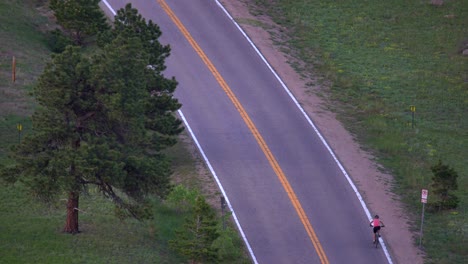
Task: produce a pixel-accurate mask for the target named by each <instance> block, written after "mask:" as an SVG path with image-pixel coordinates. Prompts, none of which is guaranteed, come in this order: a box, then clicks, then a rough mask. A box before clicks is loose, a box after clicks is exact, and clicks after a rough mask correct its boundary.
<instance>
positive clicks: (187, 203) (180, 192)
mask: <svg viewBox="0 0 468 264" xmlns="http://www.w3.org/2000/svg"><path fill="white" fill-rule="evenodd" d="M197 196H198V192H197V191H196V190H190V189H187V188H186V187H184V186H182V185H176V186H175V187H174V188H173V189H172V191H171V192H170V193H169V195H168V196H167V199H166V204H167V205H168V206H169V207H170V208H172V209H174V210H176V211H177V212H178V213H182V212H188V211H189V210H191V209H192V208H193V207H194V205H195V200H196V198H197Z"/></svg>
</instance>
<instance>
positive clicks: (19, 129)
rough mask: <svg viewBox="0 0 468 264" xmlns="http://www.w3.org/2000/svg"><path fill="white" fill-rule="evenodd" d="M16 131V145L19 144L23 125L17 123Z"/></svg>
mask: <svg viewBox="0 0 468 264" xmlns="http://www.w3.org/2000/svg"><path fill="white" fill-rule="evenodd" d="M16 129H18V144H21V131H22V130H23V125H21V123H18V124H17V125H16Z"/></svg>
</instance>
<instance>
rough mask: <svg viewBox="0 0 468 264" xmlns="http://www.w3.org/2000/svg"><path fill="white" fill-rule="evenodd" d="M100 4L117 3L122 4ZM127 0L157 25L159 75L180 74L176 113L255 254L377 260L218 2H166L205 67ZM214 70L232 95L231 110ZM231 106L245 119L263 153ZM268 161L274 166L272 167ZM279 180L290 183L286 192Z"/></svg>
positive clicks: (307, 135)
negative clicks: (162, 49) (162, 53)
mask: <svg viewBox="0 0 468 264" xmlns="http://www.w3.org/2000/svg"><path fill="white" fill-rule="evenodd" d="M108 2H109V3H110V5H111V6H112V7H113V8H114V9H115V10H117V9H118V8H120V7H122V6H123V5H124V4H125V3H126V2H127V1H121V0H108ZM131 2H132V3H133V6H134V7H136V8H137V9H138V10H139V11H140V13H141V14H142V15H143V16H144V17H146V18H147V19H151V20H153V21H154V22H156V23H157V24H158V25H159V26H160V27H161V29H162V31H163V37H162V39H161V41H162V42H163V43H169V44H170V45H171V47H172V53H171V56H170V57H169V59H168V60H167V66H168V69H167V71H166V73H165V74H166V75H168V76H173V75H174V76H176V78H177V80H178V81H179V87H178V91H177V92H176V96H177V98H179V100H180V101H181V102H182V104H183V107H182V112H183V113H184V115H185V117H186V119H187V122H188V123H189V125H190V126H191V128H192V130H193V132H194V134H195V135H196V137H197V138H198V141H199V143H200V145H201V147H202V148H203V150H204V152H205V154H206V156H207V158H208V159H209V161H210V163H211V164H212V166H213V169H214V171H215V172H216V174H217V176H218V178H219V180H220V182H221V184H222V186H223V187H224V190H225V191H226V193H227V197H228V198H229V201H230V203H231V205H232V208H233V209H234V211H235V214H236V216H237V218H238V220H239V223H240V226H241V228H242V230H243V231H244V233H245V236H246V238H247V240H248V243H249V245H250V246H251V249H252V251H253V253H254V255H255V258H256V261H258V263H386V262H387V259H386V258H385V255H384V252H383V251H382V250H375V249H373V248H372V247H371V241H370V239H371V230H370V228H369V227H368V226H367V222H368V220H367V216H366V214H365V213H364V210H363V209H362V205H361V203H360V202H359V200H358V199H357V197H356V194H355V193H354V191H353V189H352V188H351V186H350V184H349V183H348V182H347V180H346V178H345V177H344V176H343V173H342V171H341V170H340V169H339V167H338V166H337V164H336V162H335V161H334V159H333V158H332V156H331V155H330V154H329V152H328V150H327V149H326V148H325V146H324V144H323V143H322V141H321V140H320V138H319V137H318V136H317V134H316V133H315V132H314V130H313V129H312V127H311V125H310V124H309V123H308V121H307V119H306V118H305V117H304V115H303V114H302V113H301V111H300V109H299V108H298V107H297V106H296V105H295V103H294V102H293V100H292V99H291V98H290V96H289V95H288V94H287V92H286V91H285V89H284V88H283V87H282V86H281V84H280V83H279V82H278V80H277V79H276V78H275V76H274V75H273V74H272V72H271V71H270V70H269V69H268V67H267V66H266V64H265V63H264V62H263V61H262V60H261V58H260V56H259V55H258V54H257V53H256V51H255V50H254V48H253V47H252V46H251V45H250V44H249V43H248V41H247V40H246V38H245V37H244V36H243V35H242V34H241V32H240V31H239V30H238V29H237V28H236V27H235V25H234V24H233V23H232V21H230V19H229V18H228V16H226V14H225V13H224V12H223V11H222V9H221V8H220V7H219V6H218V5H217V3H216V2H215V1H214V0H166V2H165V3H167V5H168V6H169V7H170V9H171V10H172V11H173V12H174V14H175V16H177V17H178V19H180V21H181V23H182V24H183V26H185V28H186V29H187V30H188V32H189V33H190V36H191V37H192V38H193V40H194V41H195V42H196V43H197V44H195V45H199V47H200V48H201V50H203V52H204V54H205V55H206V59H208V60H209V63H212V65H213V66H214V69H209V68H208V67H207V64H206V62H204V61H203V60H202V59H201V57H200V54H199V53H200V51H199V52H198V53H197V52H196V51H195V50H194V48H193V46H192V45H193V44H190V43H189V41H187V38H186V36H184V35H183V34H182V33H181V31H180V30H179V29H178V27H177V26H176V24H175V23H174V22H173V20H171V18H170V17H169V16H168V14H167V11H165V10H164V9H163V8H162V7H161V5H160V3H158V1H157V0H133V1H131ZM213 71H214V72H215V73H219V74H220V75H221V76H222V78H223V80H224V81H225V84H226V85H227V86H226V87H227V89H229V90H231V91H232V93H233V94H234V95H235V97H236V99H234V100H238V102H239V103H240V105H241V107H242V109H241V110H240V112H239V109H238V108H239V107H237V108H236V107H235V105H234V103H233V100H232V99H231V98H229V96H228V95H227V93H226V92H225V91H224V90H223V88H224V89H226V87H224V86H223V82H222V81H221V84H220V81H219V78H218V80H217V79H216V78H215V77H214V75H213ZM235 102H236V101H235ZM243 111H245V112H243ZM240 113H244V114H247V115H248V116H249V118H250V120H251V121H252V123H253V126H254V132H255V131H258V133H259V135H260V137H261V139H262V140H264V142H265V143H266V146H267V150H266V152H267V155H268V154H269V153H271V154H272V156H271V157H267V156H266V155H265V146H263V148H262V147H261V146H260V145H259V139H258V137H259V136H258V135H257V136H254V134H253V132H252V124H251V125H247V124H246V117H245V116H244V117H243V116H241V114H240ZM255 129H256V130H255ZM268 151H269V152H268ZM275 162H277V165H278V166H279V169H278V167H277V168H274V167H272V164H273V165H274V164H275ZM278 171H279V172H278ZM282 176H284V177H285V178H286V179H287V183H286V184H285V181H284V179H282V178H281V177H282ZM288 184H289V185H288ZM285 186H286V189H287V188H288V186H290V187H291V188H292V191H290V192H289V194H288V192H287V191H286V189H285ZM291 192H292V195H293V196H291ZM291 197H293V199H297V200H293V201H292V200H291ZM298 208H299V209H298ZM301 210H302V211H301ZM298 212H299V213H298ZM300 212H304V215H302V217H301V216H300ZM304 219H305V221H306V222H304ZM308 226H310V227H312V231H311V230H310V229H309V231H307V228H308ZM315 237H316V238H315ZM320 250H323V253H320Z"/></svg>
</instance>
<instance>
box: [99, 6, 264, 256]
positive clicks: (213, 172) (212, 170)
mask: <svg viewBox="0 0 468 264" xmlns="http://www.w3.org/2000/svg"><path fill="white" fill-rule="evenodd" d="M102 2H103V3H104V4H105V5H106V6H107V8H108V9H109V10H110V11H111V12H112V14H114V15H115V14H116V12H115V10H114V9H113V8H112V6H111V5H110V4H109V3H108V2H107V1H106V0H102ZM177 112H178V113H179V116H180V117H181V118H182V121H184V124H185V127H186V128H187V130H188V131H189V133H190V135H191V136H192V139H193V141H194V142H195V144H196V145H197V148H198V150H199V151H200V153H201V155H202V156H203V159H204V160H205V163H206V165H207V166H208V168H209V169H210V171H211V174H212V175H213V178H214V179H215V180H216V183H217V184H218V187H219V189H220V191H221V193H222V194H223V196H224V198H225V200H226V203H227V205H228V207H229V210H231V213H232V218H233V219H234V221H235V222H236V225H237V227H238V228H239V232H240V234H241V236H242V239H243V240H244V242H245V245H246V247H247V250H248V251H249V253H250V257H251V258H252V260H253V262H254V263H255V264H258V262H257V258H256V257H255V254H254V252H253V250H252V248H251V247H250V243H249V241H248V240H247V237H246V236H245V233H244V230H243V229H242V227H241V225H240V223H239V220H238V219H237V216H236V213H235V212H234V209H233V208H232V205H231V202H230V201H229V198H228V196H227V195H226V192H225V191H224V188H223V185H222V184H221V182H220V181H219V179H218V176H217V175H216V172H215V171H214V169H213V167H212V166H211V163H210V161H209V160H208V158H207V156H206V155H205V152H204V151H203V148H202V147H201V145H200V143H199V142H198V139H197V137H196V136H195V134H194V133H193V131H192V128H191V127H190V125H189V123H188V122H187V120H186V119H185V116H184V114H183V113H182V111H181V110H178V111H177Z"/></svg>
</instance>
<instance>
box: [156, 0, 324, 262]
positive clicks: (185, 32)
mask: <svg viewBox="0 0 468 264" xmlns="http://www.w3.org/2000/svg"><path fill="white" fill-rule="evenodd" d="M157 2H158V3H159V5H161V7H162V8H163V10H164V11H165V12H166V13H167V15H168V16H169V17H170V18H171V20H172V21H173V22H174V24H175V25H176V26H177V28H178V29H179V30H180V31H181V32H182V34H183V35H184V37H185V38H186V39H187V41H188V42H189V43H190V45H191V46H192V47H193V49H194V50H195V51H196V52H197V54H198V55H199V56H200V58H201V59H202V61H203V62H204V63H205V65H206V66H207V67H208V69H209V70H210V72H211V73H212V74H213V76H214V77H215V79H216V80H217V81H218V83H219V85H220V86H221V87H222V88H223V90H224V92H226V94H227V96H228V97H229V99H231V101H232V103H233V104H234V106H235V107H236V109H237V111H239V114H240V115H241V117H242V119H243V120H244V122H245V123H246V124H247V127H248V128H249V129H250V131H251V132H252V134H253V136H254V137H255V139H256V140H257V143H258V144H259V145H260V148H261V149H262V151H263V153H264V154H265V156H266V158H267V159H268V161H269V163H270V165H271V166H272V167H273V170H274V171H275V173H276V175H277V176H278V178H279V180H280V182H281V184H282V185H283V187H284V189H285V191H286V193H287V194H288V197H289V199H290V200H291V203H292V204H293V206H294V209H295V210H296V212H297V214H298V215H299V218H300V219H301V222H302V224H303V225H304V227H305V229H306V231H307V234H308V235H309V238H310V240H311V241H312V244H313V245H314V248H315V251H316V252H317V254H318V256H319V258H320V261H321V263H322V264H328V263H329V262H328V258H327V256H326V255H325V252H324V251H323V248H322V245H321V244H320V242H319V240H318V238H317V235H316V234H315V231H314V229H313V228H312V225H311V224H310V221H309V219H308V217H307V215H306V213H305V212H304V209H303V208H302V205H301V203H300V202H299V199H298V198H297V196H296V194H295V193H294V191H293V189H292V187H291V184H289V181H288V179H287V178H286V176H285V175H284V172H283V170H282V169H281V167H280V166H279V164H278V162H277V161H276V159H275V157H274V156H273V154H272V153H271V151H270V149H269V148H268V145H267V144H266V142H265V140H264V139H263V137H262V136H261V135H260V133H259V132H258V129H257V128H256V127H255V125H254V123H253V122H252V120H251V119H250V117H249V115H248V114H247V112H246V111H245V110H244V108H243V107H242V105H241V103H240V102H239V100H238V99H237V98H236V96H235V95H234V93H233V92H232V90H231V89H230V88H229V86H228V85H227V83H226V81H225V80H224V79H223V77H222V76H221V74H220V73H219V72H218V70H217V69H216V68H215V66H214V65H213V63H211V61H210V60H209V59H208V57H207V56H206V55H205V53H204V52H203V50H202V49H201V48H200V46H199V45H198V44H197V42H196V41H195V40H194V39H193V38H192V36H191V35H190V33H189V32H188V30H187V29H186V28H185V26H184V25H183V24H182V22H180V20H179V19H178V18H177V16H176V15H175V14H174V12H173V11H172V10H171V8H170V7H169V6H168V5H167V3H166V2H165V1H164V0H157Z"/></svg>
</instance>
